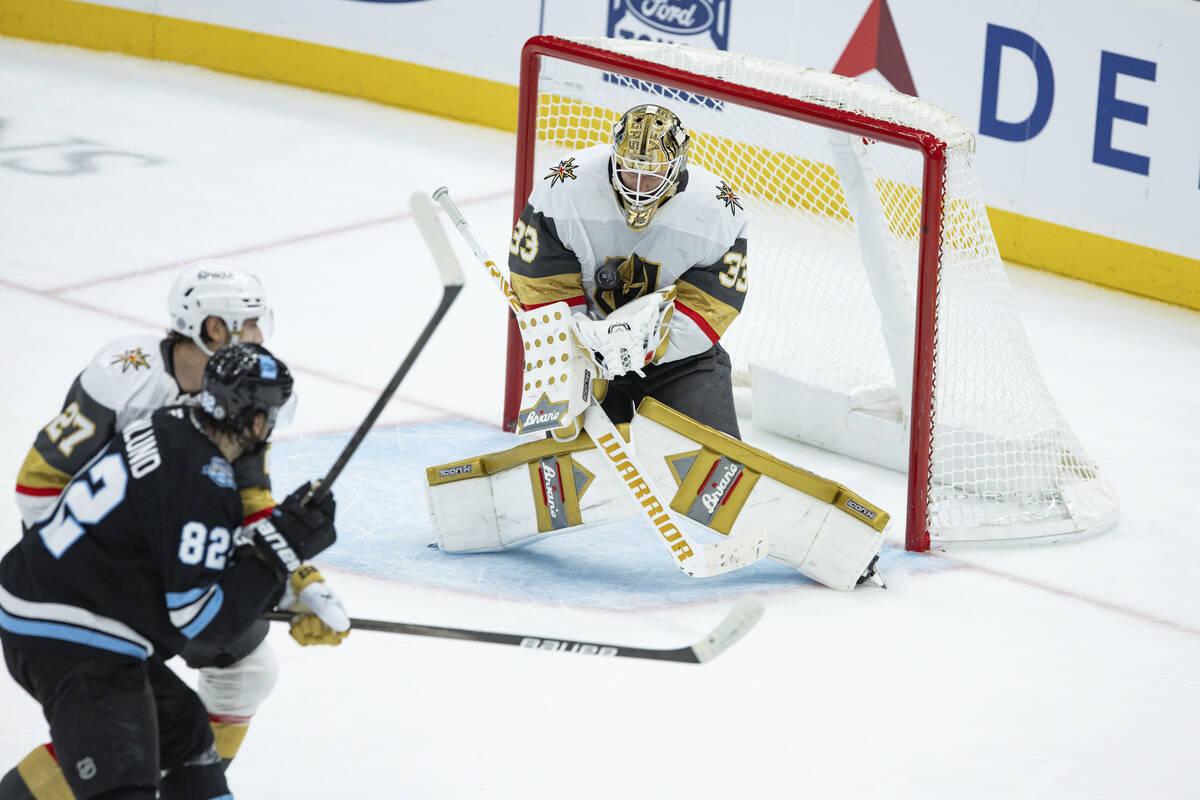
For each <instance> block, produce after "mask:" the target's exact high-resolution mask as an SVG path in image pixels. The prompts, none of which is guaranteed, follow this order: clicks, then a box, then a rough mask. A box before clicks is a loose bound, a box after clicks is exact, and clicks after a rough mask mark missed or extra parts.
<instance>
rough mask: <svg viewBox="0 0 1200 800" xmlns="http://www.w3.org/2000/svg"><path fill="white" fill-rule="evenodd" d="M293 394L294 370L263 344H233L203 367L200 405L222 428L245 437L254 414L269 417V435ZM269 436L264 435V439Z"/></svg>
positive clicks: (223, 348)
mask: <svg viewBox="0 0 1200 800" xmlns="http://www.w3.org/2000/svg"><path fill="white" fill-rule="evenodd" d="M291 396H292V373H291V372H290V371H288V368H287V365H286V364H284V363H283V362H282V361H280V360H279V359H277V358H275V356H273V355H271V353H270V352H269V351H268V350H267V348H265V347H263V346H262V345H260V344H242V343H238V344H230V345H226V346H225V347H222V348H220V349H219V350H217V352H216V353H214V354H213V357H212V358H210V359H209V360H208V364H207V365H205V367H204V378H203V381H202V383H201V388H200V408H201V409H202V410H203V411H204V412H205V413H206V414H208V416H210V417H211V418H212V420H213V422H215V423H216V424H217V425H218V426H219V427H222V428H225V429H226V430H229V431H231V432H233V433H235V434H237V435H239V436H244V432H245V430H246V428H247V427H249V426H250V424H251V423H252V422H253V421H254V415H255V414H257V413H258V412H260V411H261V412H262V413H264V414H266V416H267V436H269V435H270V432H271V430H272V429H274V427H275V424H276V422H278V421H279V419H280V412H281V411H283V409H284V408H285V407H286V406H287V405H288V399H289V398H290V397H291ZM265 438H266V437H264V440H265Z"/></svg>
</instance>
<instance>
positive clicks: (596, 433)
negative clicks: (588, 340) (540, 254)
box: [433, 186, 767, 578]
mask: <svg viewBox="0 0 1200 800" xmlns="http://www.w3.org/2000/svg"><path fill="white" fill-rule="evenodd" d="M433 199H434V200H436V201H437V202H438V204H439V205H441V207H442V210H443V211H445V212H446V216H448V217H450V220H451V221H452V222H453V223H454V227H455V229H456V230H457V231H458V232H459V234H461V235H462V237H463V239H465V240H466V242H467V244H468V245H470V246H471V250H472V251H473V252H474V253H475V257H476V258H477V259H478V260H479V263H480V264H482V265H483V268H484V269H486V270H487V271H488V273H489V274H490V275H491V276H492V279H493V280H494V281H495V282H496V285H497V287H499V289H500V291H501V292H502V293H503V294H504V297H505V299H506V300H507V301H508V305H509V307H510V308H512V310H513V311H514V312H516V313H522V312H524V311H525V306H524V305H522V303H521V299H520V298H519V297H517V293H516V292H515V291H514V290H513V288H512V285H511V284H510V283H509V282H508V281H507V280H506V279H505V277H504V275H503V273H501V272H500V269H499V268H498V267H497V266H496V264H495V262H494V261H492V259H491V258H489V257H488V254H487V252H486V251H485V250H484V249H483V247H482V246H481V245H480V244H479V242H478V241H476V239H475V236H474V235H473V234H472V233H471V226H470V224H469V223H468V222H467V219H466V217H464V216H463V213H462V211H460V210H459V208H458V206H457V205H455V204H454V201H453V200H452V199H451V198H450V190H449V189H447V188H446V187H445V186H443V187H441V188H439V189H437V190H436V191H435V192H434V193H433ZM583 426H584V428H585V429H587V430H588V431H589V433H590V435H591V436H592V438H593V440H594V441H595V442H596V444H597V446H598V447H600V448H601V449H602V450H603V451H604V453H605V454H606V455H607V456H608V458H607V459H606V461H605V463H607V464H608V466H609V467H610V468H611V469H612V471H613V474H615V475H616V477H617V480H618V482H619V483H620V484H621V485H622V486H624V487H625V489H626V491H627V492H628V493H629V495H630V497H632V498H633V500H634V502H635V503H636V504H637V506H638V507H639V508H640V509H641V510H642V513H643V514H644V515H645V516H646V518H647V519H648V520H649V521H650V524H651V526H652V527H653V528H654V529H655V531H657V532H658V534H659V537H660V538H661V539H662V542H663V545H664V546H665V547H666V548H667V549H668V551H669V552H670V553H671V556H672V557H673V558H675V559H676V562H677V564H678V566H679V568H680V569H682V570H683V571H684V572H686V573H687V574H688V575H689V576H691V577H693V578H708V577H711V576H713V575H720V574H722V573H725V572H729V571H730V570H734V569H739V568H741V567H744V566H747V565H749V564H753V563H754V562H755V561H759V560H761V559H763V558H765V557H766V555H767V539H766V535H765V534H763V533H762V532H751V531H748V530H747V531H743V532H742V533H741V534H736V535H729V536H726V537H725V538H724V539H722V540H721V541H717V542H708V543H705V544H693V543H692V542H690V541H689V540H688V538H687V537H686V536H685V535H684V532H683V531H684V528H685V526H686V525H687V523H685V522H684V521H683V518H682V517H681V516H680V515H679V514H677V513H676V512H675V511H673V510H672V509H671V505H670V500H669V499H667V500H666V502H663V500H661V499H659V498H660V496H661V497H663V498H664V499H665V498H667V496H666V495H662V493H661V492H658V491H657V490H656V489H655V487H654V485H653V483H652V481H651V479H650V475H649V473H648V472H646V470H645V469H644V468H642V466H641V465H640V464H639V463H638V461H637V459H636V457H635V456H634V454H633V450H632V448H630V447H627V446H626V445H625V441H624V439H622V438H621V436H620V435H619V434H618V433H617V429H616V427H615V426H614V425H613V423H612V420H610V419H609V418H608V415H607V414H605V413H604V410H603V409H602V408H601V407H600V404H599V403H597V402H596V401H595V398H594V397H593V398H592V401H591V403H590V404H589V405H588V407H587V410H586V411H585V412H584V415H583Z"/></svg>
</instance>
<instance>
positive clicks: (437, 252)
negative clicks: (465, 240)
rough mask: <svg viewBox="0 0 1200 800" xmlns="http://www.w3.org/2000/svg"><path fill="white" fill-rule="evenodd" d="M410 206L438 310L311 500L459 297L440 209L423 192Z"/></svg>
mask: <svg viewBox="0 0 1200 800" xmlns="http://www.w3.org/2000/svg"><path fill="white" fill-rule="evenodd" d="M409 207H410V208H411V209H412V214H413V219H415V220H416V222H417V228H418V229H419V230H420V231H421V235H422V236H423V237H424V239H425V243H426V244H427V245H428V246H429V250H430V252H431V253H433V261H434V264H436V265H437V269H438V275H439V276H440V277H441V279H442V299H441V302H439V303H438V307H437V310H436V311H434V312H433V316H432V317H430V319H429V322H428V323H427V324H426V325H425V330H423V331H421V335H420V336H418V337H417V341H416V342H414V343H413V346H412V348H410V349H409V351H408V355H406V356H405V357H404V361H403V362H402V363H401V364H400V368H399V369H397V370H396V374H395V375H393V376H392V379H391V380H390V381H389V382H388V385H387V386H385V387H384V389H383V392H382V393H381V394H380V395H379V398H378V399H377V400H376V401H375V405H374V406H372V407H371V410H370V411H369V412H367V416H366V418H365V419H363V421H362V423H361V424H360V425H359V426H358V430H356V431H355V432H354V436H352V437H351V438H350V441H349V442H348V443H347V444H346V446H345V447H344V448H342V452H341V454H340V455H339V456H338V457H337V461H335V462H334V463H333V466H332V467H330V468H329V472H328V473H327V474H326V475H325V478H324V479H323V480H322V481H321V484H320V486H319V487H318V488H317V490H316V492H315V493H314V494H313V495H311V496H310V497H309V498H308V500H309V502H313V501H315V500H317V499H319V498H320V497H321V496H323V495H324V494H326V493H328V492H329V491H330V487H332V486H333V482H334V481H335V480H337V477H338V475H340V474H341V473H342V470H343V469H344V468H345V466H346V464H347V463H348V462H349V461H350V457H351V456H353V455H354V451H356V450H357V449H358V446H359V445H360V444H362V441H363V439H365V438H366V436H367V433H368V432H369V431H370V430H371V426H372V425H374V424H375V420H377V419H379V415H380V414H382V413H383V409H384V407H385V406H386V405H387V404H388V402H389V401H390V400H391V399H392V395H394V394H395V393H396V389H397V388H399V386H400V382H401V381H403V380H404V376H405V375H407V374H408V371H409V369H411V368H412V365H413V363H414V362H416V360H417V356H419V355H421V351H422V350H423V349H425V343H426V342H428V341H429V338H430V337H431V336H433V332H434V331H435V330H437V326H438V325H440V324H441V322H442V319H443V318H444V317H445V316H446V312H447V311H448V310H449V309H450V304H451V303H453V302H454V298H456V297H458V293H459V292H460V291H461V290H462V287H463V273H462V267H461V266H460V265H459V263H458V258H457V257H456V256H455V255H454V250H453V249H451V247H450V242H449V240H447V238H446V232H445V231H444V230H443V229H442V225H441V223H440V222H438V219H437V209H435V208H434V207H433V203H431V202H430V201H429V198H428V197H426V196H425V195H424V194H423V193H421V192H415V193H414V194H413V195H412V197H411V198H409Z"/></svg>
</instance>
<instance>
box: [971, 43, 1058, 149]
mask: <svg viewBox="0 0 1200 800" xmlns="http://www.w3.org/2000/svg"><path fill="white" fill-rule="evenodd" d="M1006 47H1009V48H1012V49H1013V50H1018V51H1020V52H1022V53H1024V54H1025V55H1027V56H1029V60H1030V61H1032V62H1033V68H1034V71H1035V72H1036V74H1037V100H1036V101H1035V102H1034V104H1033V110H1032V111H1030V112H1029V116H1028V117H1026V118H1025V119H1024V120H1022V121H1021V122H1004V121H1003V120H1000V119H997V118H996V106H997V104H998V101H999V97H1000V56H1001V54H1002V53H1003V51H1004V48H1006ZM1053 106H1054V69H1053V67H1051V66H1050V57H1049V56H1048V55H1046V50H1045V48H1043V47H1042V46H1041V45H1040V44H1038V41H1037V40H1036V39H1034V38H1033V37H1032V36H1030V35H1029V34H1027V33H1025V32H1023V31H1018V30H1014V29H1012V28H1004V27H1001V26H1000V25H991V24H989V25H988V26H987V43H986V45H985V47H984V53H983V96H982V98H981V100H980V109H979V133H980V134H981V135H983V136H994V137H995V138H997V139H1004V140H1006V141H1009V142H1025V141H1028V140H1030V139H1032V138H1033V137H1035V136H1037V135H1038V134H1039V133H1041V132H1042V128H1045V127H1046V123H1047V122H1048V121H1049V120H1050V109H1051V108H1052V107H1053Z"/></svg>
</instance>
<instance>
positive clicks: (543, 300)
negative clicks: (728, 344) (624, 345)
mask: <svg viewBox="0 0 1200 800" xmlns="http://www.w3.org/2000/svg"><path fill="white" fill-rule="evenodd" d="M690 145H691V141H690V139H689V137H688V133H687V131H686V130H685V128H684V126H683V124H682V123H681V122H680V120H679V118H678V117H676V116H675V114H674V113H672V112H671V111H668V110H667V109H665V108H663V107H662V106H658V105H641V106H637V107H635V108H632V109H630V110H629V111H627V112H626V113H625V114H624V116H622V117H621V120H620V121H619V122H618V123H617V125H616V126H615V128H614V130H613V142H612V144H611V145H596V146H594V147H589V148H587V149H584V150H580V151H578V152H576V153H575V154H574V155H572V156H571V157H569V158H566V159H564V160H563V161H561V162H560V163H559V164H558V165H557V166H556V167H554V168H553V169H551V170H550V172H549V174H547V175H546V176H545V178H544V179H543V180H542V181H540V182H539V183H538V184H537V185H536V186H535V187H534V190H533V192H532V193H531V195H530V197H529V203H528V205H527V206H526V207H525V210H524V211H523V212H522V214H521V218H520V220H519V221H518V222H517V225H516V228H515V230H514V231H513V236H512V241H511V243H510V246H509V259H508V265H509V271H510V273H511V277H512V285H513V288H514V290H515V291H516V292H517V295H518V296H519V297H520V299H521V301H522V303H524V305H525V306H526V308H536V307H538V306H542V305H547V304H549V303H553V302H557V301H565V302H567V303H568V304H569V305H570V306H571V310H572V311H576V312H586V313H587V314H588V315H589V316H590V317H592V319H593V320H595V321H596V322H597V324H596V325H595V326H594V327H592V328H591V330H587V329H584V330H583V331H580V334H581V339H584V341H583V344H584V345H586V346H588V347H589V348H591V349H592V350H593V351H595V352H596V354H597V356H598V358H599V360H601V361H602V362H604V367H605V371H606V373H607V374H606V377H607V376H612V377H613V380H612V381H611V383H610V385H609V389H608V395H607V396H606V397H605V400H604V404H603V405H604V410H605V411H606V412H607V413H608V415H609V417H610V418H611V419H612V420H613V421H614V422H626V421H628V420H630V419H631V418H632V415H633V409H634V408H635V407H636V406H637V404H638V403H639V402H641V400H642V399H643V398H645V397H647V396H650V397H654V398H655V399H657V400H659V401H661V402H662V403H664V404H666V405H668V406H670V407H671V408H674V409H675V410H677V411H680V412H682V413H683V414H686V415H687V416H688V417H691V418H692V419H694V420H697V421H699V422H702V423H704V424H706V425H708V426H710V427H713V428H716V429H717V430H720V431H723V432H725V433H727V434H729V435H731V436H735V437H737V436H738V435H739V431H738V426H737V417H736V414H735V412H734V408H733V390H732V382H731V379H730V367H729V356H728V354H727V353H726V352H725V350H724V348H722V347H721V345H720V343H719V340H720V338H721V336H722V334H724V332H725V330H726V329H727V328H728V327H729V325H730V323H731V322H733V320H734V318H736V317H737V315H738V313H739V312H740V311H741V308H742V304H743V302H744V300H745V296H746V236H747V227H748V222H749V220H748V216H747V214H746V212H745V210H744V209H743V208H742V205H741V202H740V201H739V200H738V198H737V196H736V195H735V194H734V192H733V190H732V189H731V188H730V186H729V184H728V183H727V182H726V180H725V179H723V178H722V177H720V176H718V175H714V174H713V173H711V172H709V171H708V170H706V169H704V168H702V167H699V166H697V165H695V164H689V163H688V150H689V148H690ZM663 290H668V291H667V292H666V293H665V294H663V295H659V296H658V297H652V296H651V295H653V293H655V292H660V291H663ZM669 290H673V299H672V298H670V291H669ZM663 298H666V299H667V302H660V300H662V299H663ZM639 301H640V302H642V303H643V304H647V306H648V307H647V309H646V313H644V314H640V313H639V314H629V313H628V312H629V309H627V310H626V312H625V313H623V315H622V319H623V320H625V322H623V326H622V329H621V330H616V331H614V330H612V328H613V327H615V326H612V325H607V324H605V323H604V322H603V321H604V320H605V318H606V317H608V316H609V315H610V314H612V313H613V312H614V311H616V310H617V309H618V308H622V307H625V306H628V305H630V304H633V303H638V302H639ZM651 306H653V308H652V307H651ZM631 318H632V319H635V320H641V321H642V322H643V323H644V324H647V325H649V326H651V327H652V328H654V330H652V331H650V334H651V340H652V341H653V342H655V343H656V344H657V347H656V348H655V349H654V352H653V353H651V354H650V355H649V356H648V360H647V361H646V363H644V364H629V365H623V364H620V363H614V361H615V359H613V358H612V357H611V354H609V355H608V357H607V358H606V349H607V348H606V346H605V345H606V339H607V338H608V337H609V336H610V335H614V334H615V335H617V336H620V335H622V332H623V331H624V332H625V333H628V331H626V330H625V328H624V325H627V324H632V325H633V326H634V327H635V328H636V327H638V323H637V322H632V323H629V322H628V320H629V319H631ZM633 333H634V334H635V335H637V334H640V333H641V331H637V330H634V331H633ZM609 352H610V353H611V351H609ZM626 366H627V367H628V368H626Z"/></svg>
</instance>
